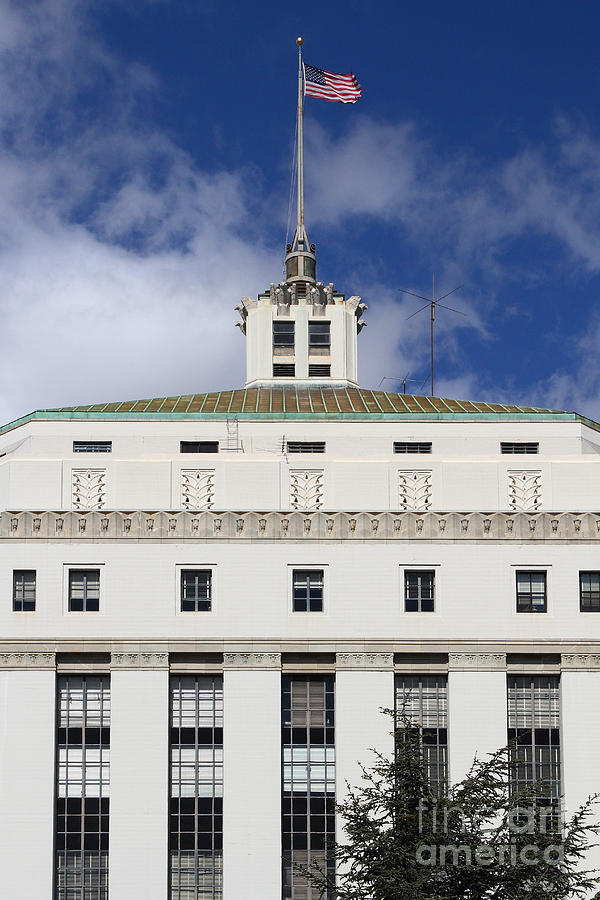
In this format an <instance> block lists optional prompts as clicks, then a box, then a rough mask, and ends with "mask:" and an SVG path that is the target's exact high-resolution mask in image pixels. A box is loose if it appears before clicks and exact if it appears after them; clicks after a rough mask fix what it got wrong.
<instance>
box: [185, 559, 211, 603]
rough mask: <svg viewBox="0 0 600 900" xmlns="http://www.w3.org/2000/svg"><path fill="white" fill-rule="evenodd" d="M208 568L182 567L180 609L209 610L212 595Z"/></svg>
mask: <svg viewBox="0 0 600 900" xmlns="http://www.w3.org/2000/svg"><path fill="white" fill-rule="evenodd" d="M211 588H212V571H211V570H210V569H183V570H182V572H181V611H182V612H210V608H211V602H212V601H211V596H212V590H211Z"/></svg>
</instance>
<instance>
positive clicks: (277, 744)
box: [223, 651, 281, 900]
mask: <svg viewBox="0 0 600 900" xmlns="http://www.w3.org/2000/svg"><path fill="white" fill-rule="evenodd" d="M223 702H224V729H223V756H224V760H223V772H224V789H223V898H224V900H239V898H240V897H247V896H249V895H250V894H252V890H253V886H257V885H260V896H261V900H280V898H281V657H280V655H279V654H277V653H252V652H239V651H235V652H225V653H224V654H223Z"/></svg>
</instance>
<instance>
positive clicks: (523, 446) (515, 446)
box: [500, 441, 540, 453]
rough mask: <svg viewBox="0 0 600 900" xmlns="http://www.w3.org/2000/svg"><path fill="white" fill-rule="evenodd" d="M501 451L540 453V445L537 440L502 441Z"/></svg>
mask: <svg viewBox="0 0 600 900" xmlns="http://www.w3.org/2000/svg"><path fill="white" fill-rule="evenodd" d="M500 452H501V453H539V452H540V445H539V443H538V442H537V441H530V442H524V443H516V442H514V441H500Z"/></svg>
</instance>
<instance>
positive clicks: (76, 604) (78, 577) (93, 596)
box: [69, 569, 100, 612]
mask: <svg viewBox="0 0 600 900" xmlns="http://www.w3.org/2000/svg"><path fill="white" fill-rule="evenodd" d="M99 609H100V569H69V612H98V610H99Z"/></svg>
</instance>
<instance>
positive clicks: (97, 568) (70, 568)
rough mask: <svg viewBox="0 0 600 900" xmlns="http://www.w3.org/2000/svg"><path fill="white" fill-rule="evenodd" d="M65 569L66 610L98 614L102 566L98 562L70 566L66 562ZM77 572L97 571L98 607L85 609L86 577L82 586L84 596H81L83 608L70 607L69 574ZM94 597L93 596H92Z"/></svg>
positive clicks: (84, 613)
mask: <svg viewBox="0 0 600 900" xmlns="http://www.w3.org/2000/svg"><path fill="white" fill-rule="evenodd" d="M66 570H67V591H66V604H67V612H68V613H69V614H71V613H80V614H83V615H89V614H90V613H92V614H96V615H98V613H99V612H100V611H101V608H100V601H101V599H102V567H101V566H100V565H98V564H92V565H89V566H71V565H68V564H66ZM77 572H81V573H84V574H86V575H87V574H88V573H91V572H97V573H98V609H86V606H85V604H86V601H87V579H86V583H85V588H84V591H85V593H84V597H83V601H82V602H83V608H82V609H72V608H71V576H72V575H74V574H75V573H77ZM92 599H94V598H92Z"/></svg>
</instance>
